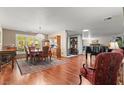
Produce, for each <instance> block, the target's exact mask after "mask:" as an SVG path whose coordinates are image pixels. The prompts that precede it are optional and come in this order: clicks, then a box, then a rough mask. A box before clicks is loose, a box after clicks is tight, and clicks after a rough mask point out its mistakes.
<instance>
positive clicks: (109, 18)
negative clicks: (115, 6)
mask: <svg viewBox="0 0 124 93" xmlns="http://www.w3.org/2000/svg"><path fill="white" fill-rule="evenodd" d="M111 19H112V17H107V18H105V19H104V21H108V20H111Z"/></svg>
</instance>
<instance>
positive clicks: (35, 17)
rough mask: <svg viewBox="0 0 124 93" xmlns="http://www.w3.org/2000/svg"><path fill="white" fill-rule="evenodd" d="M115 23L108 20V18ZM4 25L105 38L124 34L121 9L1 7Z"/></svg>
mask: <svg viewBox="0 0 124 93" xmlns="http://www.w3.org/2000/svg"><path fill="white" fill-rule="evenodd" d="M107 17H112V19H111V20H108V21H104V19H105V18H107ZM0 24H1V25H2V27H4V28H8V29H15V30H21V31H26V32H36V33H39V32H40V33H45V34H51V33H55V32H59V31H65V30H69V31H72V32H73V31H74V32H77V33H81V32H82V30H83V29H89V30H90V32H91V35H92V36H93V37H95V36H104V35H112V34H116V33H117V34H118V33H123V9H122V8H121V7H37V8H36V7H35V8H33V7H32V8H31V7H23V8H21V7H20V8H19V7H18V8H17V7H13V8H12V7H11V8H9V7H8V8H7V7H6V8H5V7H4V8H0Z"/></svg>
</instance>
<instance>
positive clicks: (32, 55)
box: [28, 47, 37, 62]
mask: <svg viewBox="0 0 124 93" xmlns="http://www.w3.org/2000/svg"><path fill="white" fill-rule="evenodd" d="M28 49H29V56H30V60H31V61H32V62H34V61H35V57H36V56H37V54H36V53H35V52H32V50H35V47H28Z"/></svg>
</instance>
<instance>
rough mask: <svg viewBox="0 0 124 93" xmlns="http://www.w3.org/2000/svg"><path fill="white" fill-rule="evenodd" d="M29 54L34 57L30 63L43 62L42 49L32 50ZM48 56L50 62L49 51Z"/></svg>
mask: <svg viewBox="0 0 124 93" xmlns="http://www.w3.org/2000/svg"><path fill="white" fill-rule="evenodd" d="M30 53H31V54H33V55H34V57H33V58H32V60H31V61H32V62H38V61H43V50H42V49H32V50H31V51H30ZM48 56H49V57H50V60H51V56H52V54H51V51H50V50H49V51H48Z"/></svg>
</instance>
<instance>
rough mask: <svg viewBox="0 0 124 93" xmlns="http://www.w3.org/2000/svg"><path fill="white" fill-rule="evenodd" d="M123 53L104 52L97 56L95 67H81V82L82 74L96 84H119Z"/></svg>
mask: <svg viewBox="0 0 124 93" xmlns="http://www.w3.org/2000/svg"><path fill="white" fill-rule="evenodd" d="M122 59H123V54H122V53H120V52H107V53H106V52H104V53H100V54H98V55H97V56H96V59H95V66H94V68H89V67H86V65H85V64H83V67H82V68H81V69H80V75H79V78H80V83H79V84H81V83H82V76H83V77H85V78H86V79H88V80H89V81H90V82H91V83H92V84H95V85H113V84H114V85H115V84H117V76H118V71H119V68H120V66H121V62H122Z"/></svg>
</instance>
